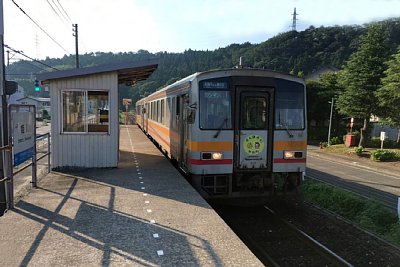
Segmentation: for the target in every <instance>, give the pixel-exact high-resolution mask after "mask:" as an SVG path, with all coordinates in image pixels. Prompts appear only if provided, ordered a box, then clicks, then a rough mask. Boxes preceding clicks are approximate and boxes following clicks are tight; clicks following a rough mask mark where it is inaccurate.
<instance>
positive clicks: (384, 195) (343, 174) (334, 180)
mask: <svg viewBox="0 0 400 267" xmlns="http://www.w3.org/2000/svg"><path fill="white" fill-rule="evenodd" d="M324 154H325V153H324ZM306 173H307V176H308V177H311V178H314V179H318V180H322V181H325V182H328V183H330V184H334V185H336V186H339V187H342V188H344V189H347V190H350V191H353V192H355V193H358V194H360V195H363V196H365V197H369V198H372V199H377V200H379V201H381V202H383V203H384V204H385V205H387V206H388V207H390V208H392V209H394V210H396V209H397V205H398V198H399V196H400V172H399V173H398V174H397V173H393V172H392V173H383V172H382V171H378V170H374V169H373V168H370V167H369V166H365V165H360V163H359V162H354V161H351V160H349V159H348V160H345V159H343V158H339V157H335V156H332V155H330V156H328V155H324V156H321V155H319V153H315V152H314V151H313V150H309V153H308V159H307V171H306Z"/></svg>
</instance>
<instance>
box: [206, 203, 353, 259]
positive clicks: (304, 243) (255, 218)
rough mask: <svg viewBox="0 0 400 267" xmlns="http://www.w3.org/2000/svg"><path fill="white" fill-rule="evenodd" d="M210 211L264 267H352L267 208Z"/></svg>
mask: <svg viewBox="0 0 400 267" xmlns="http://www.w3.org/2000/svg"><path fill="white" fill-rule="evenodd" d="M214 209H216V211H217V212H218V213H219V214H220V216H221V217H222V218H223V219H224V220H225V221H226V223H227V224H228V225H229V226H230V227H231V228H232V229H233V230H234V231H235V232H236V234H237V235H238V236H239V237H240V238H241V239H242V240H243V241H244V242H245V243H246V244H247V246H248V247H249V248H250V249H251V250H252V251H253V253H254V254H255V255H256V256H257V257H258V258H259V259H260V260H261V261H262V262H263V263H264V264H265V265H266V266H352V265H351V264H350V263H348V262H347V261H345V260H344V259H342V258H341V257H340V256H338V255H337V254H335V253H334V252H333V251H331V250H330V249H328V248H327V247H326V246H324V245H322V244H321V243H319V242H318V241H317V240H315V239H314V238H312V237H310V236H309V235H307V234H306V233H304V232H303V231H301V230H300V229H298V228H297V227H295V226H294V225H293V224H291V223H290V222H288V221H286V220H285V219H283V218H281V217H280V216H279V215H278V214H277V213H275V212H273V211H272V209H270V208H268V207H265V206H261V207H251V208H249V207H246V208H243V207H229V206H228V207H226V206H225V207H214Z"/></svg>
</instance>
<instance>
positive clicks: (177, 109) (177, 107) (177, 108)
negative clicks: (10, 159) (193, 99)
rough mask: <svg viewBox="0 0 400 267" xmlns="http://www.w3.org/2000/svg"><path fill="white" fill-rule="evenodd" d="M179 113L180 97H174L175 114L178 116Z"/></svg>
mask: <svg viewBox="0 0 400 267" xmlns="http://www.w3.org/2000/svg"><path fill="white" fill-rule="evenodd" d="M180 114H181V97H180V96H177V97H176V115H177V116H179V115H180Z"/></svg>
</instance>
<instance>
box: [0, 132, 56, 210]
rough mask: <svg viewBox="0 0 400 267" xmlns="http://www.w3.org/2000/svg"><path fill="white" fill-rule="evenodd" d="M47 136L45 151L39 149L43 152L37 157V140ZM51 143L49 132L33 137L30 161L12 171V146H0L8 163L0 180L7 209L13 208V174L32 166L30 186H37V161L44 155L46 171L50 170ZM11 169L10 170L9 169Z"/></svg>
mask: <svg viewBox="0 0 400 267" xmlns="http://www.w3.org/2000/svg"><path fill="white" fill-rule="evenodd" d="M46 138H47V152H43V151H39V152H40V153H43V154H42V155H41V156H40V157H39V158H37V153H38V151H37V141H40V140H44V139H46ZM50 149H51V144H50V133H46V134H41V135H37V136H36V138H35V143H34V153H33V156H32V161H31V162H30V163H28V164H25V165H24V166H22V167H21V168H19V169H18V170H17V171H14V166H13V161H12V146H4V147H0V151H1V152H2V153H3V158H4V159H5V161H4V162H5V163H7V164H6V165H8V168H7V169H8V171H7V175H5V176H6V177H4V178H3V179H1V180H0V183H5V193H6V206H7V208H6V209H7V210H9V209H12V208H14V186H13V180H14V176H15V175H17V174H18V173H20V172H22V171H24V170H25V169H27V168H29V167H30V166H32V181H31V184H32V187H34V188H36V187H37V162H38V161H39V160H41V159H43V158H45V157H46V156H48V158H47V166H48V168H47V172H48V173H49V172H50V169H51V166H50V157H49V155H50V154H51V150H50ZM11 170H12V171H11Z"/></svg>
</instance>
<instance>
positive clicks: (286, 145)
mask: <svg viewBox="0 0 400 267" xmlns="http://www.w3.org/2000/svg"><path fill="white" fill-rule="evenodd" d="M306 149H307V142H306V141H275V142H274V150H306Z"/></svg>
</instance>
